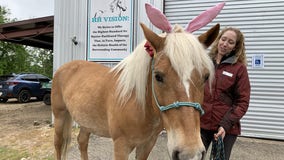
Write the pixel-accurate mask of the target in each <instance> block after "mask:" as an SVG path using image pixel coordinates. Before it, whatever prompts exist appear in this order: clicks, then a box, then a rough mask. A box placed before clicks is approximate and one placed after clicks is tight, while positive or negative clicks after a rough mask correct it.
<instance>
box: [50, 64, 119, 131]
mask: <svg viewBox="0 0 284 160" xmlns="http://www.w3.org/2000/svg"><path fill="white" fill-rule="evenodd" d="M109 71H110V68H108V67H105V66H103V65H101V64H97V63H94V62H87V61H81V60H76V61H72V62H69V63H67V64H64V65H63V66H62V67H60V68H59V69H58V70H57V71H56V73H55V75H54V78H53V82H52V95H51V98H52V108H53V110H54V112H56V110H68V111H69V112H70V114H71V116H72V117H73V118H74V117H75V118H74V120H75V121H77V122H79V124H81V125H82V126H85V127H87V128H88V127H91V126H88V125H92V126H93V125H100V124H92V122H93V123H96V122H95V120H96V121H97V122H100V123H101V124H104V125H105V122H103V121H105V120H106V119H105V114H106V112H107V109H106V108H105V107H102V106H106V105H105V104H103V103H105V102H106V101H108V100H109V98H111V96H109V94H106V93H107V92H108V91H110V90H111V91H113V87H111V86H113V84H114V83H115V80H114V79H115V78H113V73H111V72H109ZM108 87H110V89H109V88H108ZM101 117H103V119H102V118H101ZM97 119H100V120H97ZM84 124H85V125H84ZM86 125H87V126H86Z"/></svg>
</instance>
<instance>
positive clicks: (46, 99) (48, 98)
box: [43, 93, 51, 105]
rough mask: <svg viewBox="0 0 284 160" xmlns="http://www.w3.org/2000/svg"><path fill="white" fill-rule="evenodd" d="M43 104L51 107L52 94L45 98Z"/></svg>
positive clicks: (46, 95)
mask: <svg viewBox="0 0 284 160" xmlns="http://www.w3.org/2000/svg"><path fill="white" fill-rule="evenodd" d="M43 103H44V104H46V105H50V104H51V101H50V93H47V94H45V95H44V96H43Z"/></svg>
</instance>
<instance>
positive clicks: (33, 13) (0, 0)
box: [0, 0, 54, 20]
mask: <svg viewBox="0 0 284 160" xmlns="http://www.w3.org/2000/svg"><path fill="white" fill-rule="evenodd" d="M0 6H4V7H6V8H8V9H9V10H10V13H11V15H10V16H9V18H10V19H14V18H17V20H25V19H32V18H38V17H45V16H51V15H54V0H0Z"/></svg>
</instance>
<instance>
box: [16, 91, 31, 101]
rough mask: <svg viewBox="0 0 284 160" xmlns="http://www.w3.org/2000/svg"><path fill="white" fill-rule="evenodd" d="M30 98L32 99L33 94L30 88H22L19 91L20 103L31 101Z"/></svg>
mask: <svg viewBox="0 0 284 160" xmlns="http://www.w3.org/2000/svg"><path fill="white" fill-rule="evenodd" d="M30 99H31V94H30V92H29V91H28V90H22V91H21V92H20V93H19V96H18V101H19V102H20V103H26V102H28V101H30Z"/></svg>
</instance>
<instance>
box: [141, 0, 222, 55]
mask: <svg viewBox="0 0 284 160" xmlns="http://www.w3.org/2000/svg"><path fill="white" fill-rule="evenodd" d="M224 5H225V2H222V3H219V4H217V5H216V6H213V7H211V8H209V9H207V10H206V11H204V12H202V13H201V14H200V15H198V16H197V17H195V18H194V19H193V20H192V21H190V22H189V23H188V25H187V27H186V29H185V31H187V32H190V33H192V32H194V31H196V30H198V29H200V28H202V27H204V26H206V25H207V24H208V23H210V22H211V21H212V20H213V19H214V18H215V17H216V16H217V15H218V14H219V13H220V11H221V10H222V9H223V7H224ZM145 8H146V13H147V16H148V18H149V20H150V22H151V23H152V24H153V25H154V26H156V27H157V28H159V29H161V30H162V31H165V32H167V33H170V32H172V26H171V24H170V22H169V21H168V19H167V17H166V16H165V15H164V14H163V13H162V12H161V11H160V10H159V9H157V8H155V7H153V6H152V5H150V4H149V3H146V4H145ZM144 47H145V48H146V51H147V52H148V53H149V55H150V56H151V57H153V55H154V51H153V49H152V47H151V45H150V43H149V42H146V43H145V45H144Z"/></svg>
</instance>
